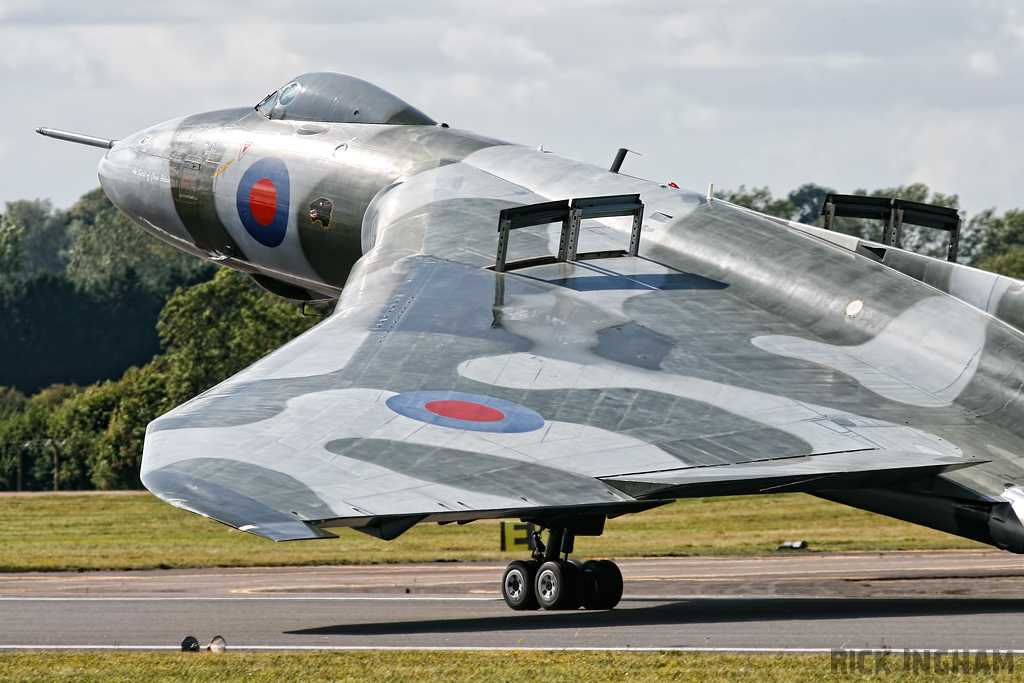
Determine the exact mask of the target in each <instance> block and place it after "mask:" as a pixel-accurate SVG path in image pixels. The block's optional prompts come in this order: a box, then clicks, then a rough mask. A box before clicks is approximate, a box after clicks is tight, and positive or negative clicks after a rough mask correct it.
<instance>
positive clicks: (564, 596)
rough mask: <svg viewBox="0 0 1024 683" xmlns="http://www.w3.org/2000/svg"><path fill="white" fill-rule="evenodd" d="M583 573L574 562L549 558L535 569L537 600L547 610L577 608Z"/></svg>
mask: <svg viewBox="0 0 1024 683" xmlns="http://www.w3.org/2000/svg"><path fill="white" fill-rule="evenodd" d="M582 582H583V574H582V573H581V572H580V571H579V569H578V568H577V566H576V565H575V564H572V563H571V562H562V561H560V560H551V561H549V562H545V563H544V564H542V565H541V566H540V568H539V569H537V582H536V586H537V589H536V594H537V602H538V603H540V606H541V607H543V608H544V609H547V610H556V609H578V608H579V606H580V585H581V584H582Z"/></svg>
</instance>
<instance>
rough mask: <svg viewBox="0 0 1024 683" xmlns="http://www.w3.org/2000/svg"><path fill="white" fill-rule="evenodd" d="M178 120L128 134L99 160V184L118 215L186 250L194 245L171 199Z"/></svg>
mask: <svg viewBox="0 0 1024 683" xmlns="http://www.w3.org/2000/svg"><path fill="white" fill-rule="evenodd" d="M177 123H178V122H177V121H169V122H167V123H164V124H160V125H158V126H153V127H151V128H147V129H146V130H143V131H140V132H138V133H135V134H134V135H130V136H128V137H126V138H125V139H123V140H120V141H119V142H118V143H117V144H115V145H114V146H113V147H111V148H110V150H109V151H108V152H107V153H106V154H105V155H103V158H102V159H100V163H99V167H98V168H97V173H98V175H99V178H100V185H101V186H103V190H104V191H105V192H106V193H107V196H108V197H109V198H110V201H111V202H113V203H114V206H116V207H117V208H118V209H119V210H120V211H121V213H123V214H125V215H126V216H128V217H129V218H130V219H132V220H133V221H134V222H136V223H138V224H139V225H140V226H142V228H143V229H145V230H146V231H147V232H150V233H152V234H153V235H155V236H156V237H158V238H160V239H162V240H164V241H169V242H171V243H172V244H174V245H175V246H177V247H179V248H184V249H186V250H188V248H187V247H186V246H184V245H185V244H189V245H191V244H193V243H194V242H193V239H192V238H191V236H190V235H189V234H188V231H187V230H186V228H185V225H184V223H182V221H181V218H180V217H179V216H178V213H177V210H176V209H175V206H174V199H173V197H172V196H171V169H170V152H171V147H172V143H173V137H174V131H175V130H176V128H177Z"/></svg>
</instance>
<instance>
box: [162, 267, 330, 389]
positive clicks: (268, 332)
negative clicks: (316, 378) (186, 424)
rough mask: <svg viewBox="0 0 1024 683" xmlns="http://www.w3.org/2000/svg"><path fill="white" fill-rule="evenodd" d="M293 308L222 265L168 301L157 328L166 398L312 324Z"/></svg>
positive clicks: (244, 363)
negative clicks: (213, 274)
mask: <svg viewBox="0 0 1024 683" xmlns="http://www.w3.org/2000/svg"><path fill="white" fill-rule="evenodd" d="M316 322H317V320H316V319H315V318H303V317H302V316H300V315H299V313H298V307H297V306H296V305H295V304H293V303H288V302H286V301H284V300H282V299H279V298H277V297H276V296H274V295H273V294H270V293H268V292H265V291H263V290H261V289H259V288H258V287H257V286H256V285H255V284H254V283H253V282H252V281H251V280H249V279H248V278H246V277H245V276H244V275H241V274H240V273H236V272H234V271H232V270H228V269H222V270H221V271H220V272H219V273H217V276H216V277H215V278H214V279H213V280H210V281H209V282H204V283H202V284H199V285H196V286H194V287H192V288H190V289H188V290H186V291H181V290H179V291H178V293H177V294H175V296H173V297H171V299H169V300H168V302H167V306H166V307H165V308H164V310H163V313H161V315H160V322H159V323H158V324H157V329H158V330H159V332H160V339H161V341H162V342H163V344H164V346H165V348H166V349H167V354H166V358H165V359H164V361H163V362H164V363H166V365H165V368H166V369H165V371H166V373H167V383H168V384H167V397H166V400H167V401H168V402H169V404H170V405H177V404H178V403H181V402H182V401H186V400H188V399H190V398H192V397H193V396H195V395H197V394H199V393H200V392H203V391H206V390H207V389H209V388H210V387H212V386H213V385H214V384H217V383H218V382H221V381H223V380H225V379H227V378H228V377H230V376H231V375H233V374H235V373H236V372H240V371H241V370H243V369H244V368H246V367H248V366H249V365H251V364H252V363H255V362H256V361H257V360H259V359H260V358H262V357H263V356H265V355H266V354H268V353H270V352H271V351H273V350H274V349H276V348H278V347H279V346H281V345H282V344H284V343H285V342H287V341H288V340H290V339H291V338H293V337H295V336H296V335H298V334H300V333H301V332H303V331H305V330H307V329H309V328H310V327H312V326H313V325H314V324H315V323H316Z"/></svg>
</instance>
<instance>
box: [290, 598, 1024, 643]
mask: <svg viewBox="0 0 1024 683" xmlns="http://www.w3.org/2000/svg"><path fill="white" fill-rule="evenodd" d="M1008 613H1018V614H1020V613H1024V600H999V599H971V598H886V599H871V598H845V599H844V598H825V599H808V598H801V599H793V600H786V599H780V598H770V599H759V598H753V599H751V598H735V599H731V598H718V599H700V598H698V599H686V600H679V601H675V602H670V603H667V604H658V605H654V606H651V607H639V608H632V609H615V610H608V611H600V612H587V611H584V610H578V611H574V612H544V611H538V612H510V613H509V614H508V615H507V616H497V617H495V616H487V617H462V618H454V619H428V620H419V621H397V622H379V623H370V624H367V623H359V624H339V625H336V626H323V627H318V628H309V629H301V630H297V631H286V633H288V634H290V635H321V636H322V635H353V636H355V635H362V636H366V635H410V634H424V633H463V632H482V631H523V630H531V631H543V630H555V629H564V628H615V627H624V626H625V627H628V626H655V625H669V624H704V623H706V624H722V623H730V622H757V621H803V620H839V619H879V618H899V617H922V616H928V617H935V616H950V617H953V616H968V615H986V614H1008Z"/></svg>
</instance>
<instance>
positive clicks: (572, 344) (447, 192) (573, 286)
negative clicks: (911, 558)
mask: <svg viewBox="0 0 1024 683" xmlns="http://www.w3.org/2000/svg"><path fill="white" fill-rule="evenodd" d="M40 132H42V133H44V134H47V135H51V136H53V137H62V138H64V139H71V140H74V141H78V142H85V143H87V144H94V145H97V146H100V147H104V148H107V150H106V152H105V154H104V156H103V158H102V160H101V161H100V164H99V176H100V181H101V183H102V185H103V188H104V189H105V190H106V192H107V194H108V195H109V197H110V199H111V200H112V201H113V202H114V204H115V205H116V206H117V207H118V208H119V209H120V210H121V211H123V212H124V213H125V214H127V215H128V216H129V217H130V218H131V219H132V220H133V221H135V222H136V223H138V224H139V226H140V227H141V228H142V229H144V230H146V231H148V232H150V233H152V234H153V235H155V236H157V237H158V238H160V239H162V240H164V241H166V242H168V243H170V244H172V245H174V246H176V247H178V248H180V249H182V250H184V251H187V252H189V253H191V254H194V255H196V256H199V257H201V258H206V259H210V260H213V261H216V262H218V263H220V264H222V265H225V266H228V267H230V268H234V269H237V270H239V271H241V272H243V273H246V274H247V275H249V276H250V277H251V278H252V279H253V280H255V281H256V282H257V283H259V284H260V285H261V286H263V287H264V288H266V289H268V290H270V291H271V292H273V293H275V294H277V295H280V296H282V297H284V298H287V299H291V300H295V301H320V300H329V299H337V305H336V308H335V309H334V313H333V315H331V316H330V317H328V318H327V319H325V320H324V321H323V322H321V323H320V324H319V325H317V326H316V327H314V328H313V329H311V330H310V331H308V332H306V333H305V334H303V335H302V336H300V337H298V338H297V339H295V340H294V341H292V342H290V343H289V344H286V345H285V346H284V347H282V348H280V349H278V350H277V351H275V352H274V353H272V354H270V355H269V356H267V357H266V358H264V359H262V360H261V361H259V362H258V363H256V364H254V365H253V366H251V367H249V368H248V369H246V370H244V371H243V372H241V373H239V374H238V375H236V376H234V377H232V378H230V379H228V380H227V381H225V382H223V383H222V384H220V385H218V386H216V387H214V388H213V389H211V390H209V391H207V392H206V393H204V394H202V395H200V396H197V397H196V398H194V399H192V400H191V401H189V402H188V403H186V404H184V405H182V406H179V407H178V408H176V409H175V410H172V411H171V412H169V413H167V414H166V415H164V416H163V417H160V418H159V419H157V420H155V421H153V422H152V423H151V424H150V425H149V429H148V431H147V435H146V441H145V450H144V456H143V462H142V481H143V483H144V484H145V485H146V487H147V488H149V490H150V491H152V492H153V493H154V494H156V495H157V496H159V497H160V498H162V499H163V500H165V501H167V502H168V503H171V504H172V505H176V506H178V507H180V508H183V509H185V510H189V511H192V512H195V513H198V514H200V515H204V516H206V517H210V518H212V519H215V520H217V521H220V522H223V523H224V524H228V525H230V526H233V527H236V528H238V529H241V530H242V531H247V532H249V533H252V534H256V535H259V536H263V537H266V538H268V539H272V540H275V541H286V540H298V539H316V538H325V537H332V536H334V534H332V533H331V531H330V529H332V528H336V527H353V528H355V529H357V530H359V531H362V532H364V533H367V534H370V535H372V536H376V537H378V538H381V539H385V540H389V539H393V538H395V537H397V536H399V535H400V534H402V533H403V532H404V531H406V530H407V529H409V528H410V527H412V526H413V525H416V524H422V523H430V522H436V523H439V524H448V523H451V522H459V523H464V522H470V521H473V520H477V519H493V518H513V519H520V520H525V521H529V522H533V523H534V524H536V525H537V526H538V527H540V528H542V529H545V530H547V535H546V537H544V538H540V537H539V538H538V540H541V541H543V542H541V543H539V544H538V545H537V548H538V549H537V551H536V552H535V553H534V555H533V556H532V557H524V558H523V559H522V560H517V561H515V562H512V563H511V564H510V565H509V566H508V569H507V570H506V572H505V575H504V578H503V580H502V592H503V595H504V597H505V600H506V601H507V602H508V604H509V605H510V606H511V607H512V608H514V609H535V608H537V607H538V606H539V607H543V608H545V609H575V608H578V607H580V606H583V607H586V608H588V609H600V608H610V607H613V606H614V605H615V604H616V603H617V602H618V601H619V598H620V596H621V593H622V577H621V574H620V573H619V570H618V569H617V567H616V566H615V564H614V563H612V562H609V561H607V560H591V561H588V562H584V563H582V564H580V563H579V562H576V561H574V560H570V559H569V558H570V555H571V554H572V553H573V544H574V539H575V537H576V536H581V535H598V534H601V533H602V531H603V529H604V526H605V523H606V521H607V520H609V519H613V518H615V517H618V516H620V515H624V514H627V513H636V512H642V511H644V510H647V509H650V508H653V507H656V506H659V505H662V504H664V503H666V502H668V501H671V500H674V499H678V498H686V497H692V496H728V495H739V494H759V493H778V492H783V491H803V492H807V493H811V494H814V495H816V496H820V497H822V498H826V499H829V500H833V501H838V502H841V503H845V504H847V505H852V506H855V507H858V508H863V509H865V510H872V511H875V512H879V513H882V514H885V515H890V516H893V517H897V518H900V519H904V520H908V521H911V522H915V523H917V524H922V525H925V526H929V527H932V528H935V529H940V530H943V531H946V532H949V533H952V534H958V535H960V536H963V537H966V538H971V539H976V540H979V541H982V542H985V543H989V544H992V545H994V546H997V547H1000V548H1003V549H1006V550H1008V551H1011V552H1015V553H1022V552H1024V527H1022V525H1021V519H1022V518H1024V488H1022V487H1024V458H1022V454H1024V394H1022V391H1021V387H1022V383H1024V283H1022V282H1020V281H1017V280H1013V279H1009V278H1005V277H1000V276H997V275H993V274H990V273H985V272H981V271H978V270H975V269H972V268H968V267H965V266H962V265H958V264H957V263H956V262H955V250H956V241H955V234H956V232H955V228H951V231H952V234H953V235H954V239H953V240H952V241H951V249H950V251H951V256H953V260H945V261H944V260H938V259H932V258H928V257H925V256H921V255H917V254H913V253H910V252H908V251H904V250H902V249H900V248H899V228H900V222H901V221H904V222H906V221H909V220H911V219H913V217H914V216H918V220H919V222H920V223H921V224H924V225H932V226H933V227H943V226H942V225H940V224H941V223H942V221H947V222H948V221H949V220H953V222H954V223H955V221H956V218H955V216H954V217H953V218H952V219H951V218H950V217H949V216H943V215H942V212H941V210H939V209H935V208H934V207H928V206H926V205H910V204H908V203H903V204H899V202H897V201H896V200H893V202H890V203H888V204H886V205H885V206H883V207H879V206H873V205H872V206H860V205H857V200H855V199H851V198H849V197H843V196H832V197H829V198H828V201H827V202H826V206H825V207H824V209H823V212H824V214H825V216H826V222H827V223H828V222H829V221H830V220H831V218H832V217H834V216H836V215H843V212H846V215H865V216H867V215H873V214H872V212H880V213H879V217H881V218H885V217H886V216H888V224H887V226H888V227H887V231H886V234H887V238H886V240H884V243H873V242H868V241H865V240H861V239H858V238H855V237H850V236H847V235H843V234H839V233H836V232H833V231H830V230H828V229H823V228H816V227H812V226H809V225H803V224H800V223H795V222H791V221H785V220H779V219H776V218H772V217H769V216H764V215H760V214H757V213H754V212H751V211H749V210H746V209H743V208H740V207H738V206H734V205H732V204H729V203H727V202H724V201H721V200H718V199H714V198H713V197H712V196H711V194H710V193H707V194H705V193H703V192H699V193H695V192H689V191H686V190H682V189H679V188H677V187H675V186H674V185H671V184H668V185H666V184H659V183H657V182H650V181H647V180H642V179H639V178H635V177H630V176H628V175H625V174H623V173H620V172H619V166H620V164H621V155H620V156H619V157H618V158H617V161H616V163H614V164H613V165H612V168H611V169H606V168H600V167H597V166H592V165H589V164H585V163H580V162H577V161H572V160H570V159H566V158H562V157H559V156H557V155H555V154H549V153H546V152H544V151H542V150H537V149H533V148H531V147H525V146H522V145H516V144H509V143H507V142H502V141H500V140H495V139H491V138H488V137H484V136H481V135H477V134H475V133H471V132H468V131H464V130H458V129H456V128H451V127H449V126H448V125H446V124H444V123H438V122H436V121H434V120H433V119H432V118H430V117H429V116H428V115H426V114H425V113H423V112H422V111H420V110H418V109H416V108H415V107H412V106H410V105H409V104H407V103H405V102H403V101H402V100H400V99H398V98H397V97H395V96H393V95H391V94H389V93H387V92H385V91H384V90H382V89H380V88H378V87H376V86H374V85H371V84H369V83H366V82H364V81H361V80H358V79H356V78H352V77H349V76H343V75H339V74H333V73H312V74H306V75H304V76H300V77H299V78H296V79H295V80H294V81H292V82H290V83H287V84H285V86H284V87H282V88H281V89H280V90H279V91H276V92H274V93H273V94H271V95H268V96H267V97H265V98H264V99H263V100H262V101H260V102H259V103H258V104H257V105H256V106H255V107H252V106H249V107H243V108H238V109H227V110H224V111H217V112H212V113H207V114H198V115H195V116H189V117H186V118H182V119H178V120H174V121H170V122H168V123H163V124H160V125H157V126H153V127H152V128H147V129H146V130H143V131H140V132H138V133H136V134H134V135H131V136H129V137H127V138H124V139H122V140H119V141H112V140H102V139H97V138H91V137H87V136H81V135H76V134H71V133H61V132H58V131H52V130H48V129H40ZM885 201H886V202H888V200H885ZM869 203H870V202H869ZM876 203H877V202H876ZM857 211H860V212H861V213H860V214H857ZM929 221H932V222H931V223H929Z"/></svg>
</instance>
